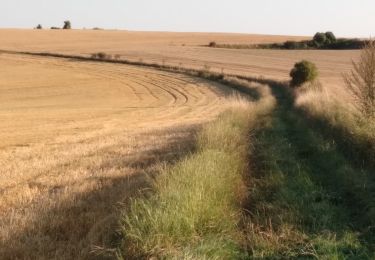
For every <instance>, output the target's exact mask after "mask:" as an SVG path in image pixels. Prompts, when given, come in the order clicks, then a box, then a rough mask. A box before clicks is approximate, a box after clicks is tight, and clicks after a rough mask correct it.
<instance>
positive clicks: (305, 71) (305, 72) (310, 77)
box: [290, 60, 318, 87]
mask: <svg viewBox="0 0 375 260" xmlns="http://www.w3.org/2000/svg"><path fill="white" fill-rule="evenodd" d="M290 77H291V78H292V81H291V86H293V87H299V86H301V85H302V84H304V83H306V82H312V81H314V80H315V79H316V78H317V77H318V69H317V67H316V66H315V64H314V63H312V62H310V61H306V60H303V61H301V62H298V63H296V64H295V65H294V68H293V69H292V71H291V72H290Z"/></svg>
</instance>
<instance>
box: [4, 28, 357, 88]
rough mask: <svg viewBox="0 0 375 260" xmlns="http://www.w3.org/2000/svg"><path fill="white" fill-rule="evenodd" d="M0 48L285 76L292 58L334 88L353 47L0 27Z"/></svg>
mask: <svg viewBox="0 0 375 260" xmlns="http://www.w3.org/2000/svg"><path fill="white" fill-rule="evenodd" d="M0 37H1V38H2V39H3V40H2V42H1V43H0V49H2V50H14V51H31V52H51V53H63V54H74V55H83V56H90V55H91V54H92V53H95V52H105V53H108V54H112V55H120V56H121V58H122V59H129V60H132V61H143V62H156V63H159V64H166V65H173V66H180V67H187V68H197V69H202V68H203V67H206V68H210V70H212V71H218V72H222V71H224V73H229V74H237V75H246V76H255V77H260V76H263V77H266V78H272V79H276V80H288V79H289V71H290V70H291V68H292V67H293V65H294V63H295V62H298V61H300V60H302V59H308V60H310V61H312V62H314V63H316V65H317V66H318V68H319V71H320V74H321V81H322V82H323V83H324V84H325V85H327V86H329V89H332V90H333V91H336V90H337V89H338V88H341V85H342V84H343V81H342V73H343V72H347V71H348V70H350V68H351V61H352V59H354V60H356V59H357V58H358V55H359V51H358V50H349V51H342V50H260V49H254V50H251V49H242V50H241V49H221V48H208V47H205V46H204V45H207V44H208V43H209V42H210V41H215V42H217V43H221V44H258V43H279V42H284V41H287V40H294V41H299V40H306V39H311V36H310V37H296V36H274V35H268V36H267V35H247V34H231V33H172V32H129V31H105V30H103V31H100V30H99V31H94V30H72V31H54V30H43V31H35V30H0Z"/></svg>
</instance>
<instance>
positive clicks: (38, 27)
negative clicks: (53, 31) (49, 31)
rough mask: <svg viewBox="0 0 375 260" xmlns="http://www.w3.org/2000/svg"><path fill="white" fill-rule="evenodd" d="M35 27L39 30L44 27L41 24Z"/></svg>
mask: <svg viewBox="0 0 375 260" xmlns="http://www.w3.org/2000/svg"><path fill="white" fill-rule="evenodd" d="M35 28H36V29H38V30H42V29H43V27H42V25H41V24H38V25H37V27H35Z"/></svg>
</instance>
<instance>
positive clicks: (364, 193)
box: [246, 86, 375, 259]
mask: <svg viewBox="0 0 375 260" xmlns="http://www.w3.org/2000/svg"><path fill="white" fill-rule="evenodd" d="M272 88H273V94H274V96H275V97H276V99H277V101H278V105H277V107H276V109H275V110H274V112H273V113H272V114H270V115H268V116H267V117H266V118H263V121H262V126H263V127H262V128H261V129H260V130H259V131H258V133H257V134H256V138H255V139H256V144H255V151H254V155H256V157H257V158H254V162H256V163H255V166H254V167H255V170H254V172H256V174H255V176H253V185H252V187H251V195H250V196H251V202H250V204H249V205H248V210H249V220H250V221H249V223H251V224H249V227H248V228H247V229H246V231H247V232H248V234H247V238H248V243H247V244H248V245H249V251H250V254H251V256H252V257H255V258H257V257H262V258H263V257H264V258H270V259H275V258H288V259H289V258H298V259H300V258H307V259H310V258H312V259H373V258H374V257H375V256H374V249H375V247H374V246H375V240H374V237H375V229H374V222H375V217H374V216H375V212H374V211H375V207H374V206H375V200H374V198H375V196H374V195H375V185H374V183H375V181H374V177H372V176H371V172H370V171H369V170H366V169H360V168H357V167H355V166H353V165H352V164H351V161H350V159H348V158H345V157H344V155H343V154H342V153H341V152H340V151H339V149H338V147H337V145H336V142H335V140H333V139H330V138H325V135H323V134H322V133H320V132H319V131H318V130H316V129H315V128H314V127H313V126H311V125H310V124H308V122H307V120H306V119H305V117H304V116H303V114H301V113H300V112H298V111H296V110H295V109H294V106H293V99H292V97H291V95H290V94H289V93H288V91H287V90H286V88H283V87H282V86H273V87H272ZM372 175H373V174H372Z"/></svg>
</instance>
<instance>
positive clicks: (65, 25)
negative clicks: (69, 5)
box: [63, 21, 72, 30]
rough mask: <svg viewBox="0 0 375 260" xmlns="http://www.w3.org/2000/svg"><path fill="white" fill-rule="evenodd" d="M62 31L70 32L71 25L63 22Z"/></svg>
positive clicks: (68, 22)
mask: <svg viewBox="0 0 375 260" xmlns="http://www.w3.org/2000/svg"><path fill="white" fill-rule="evenodd" d="M63 29H64V30H70V29H72V24H71V23H70V21H65V22H64V27H63Z"/></svg>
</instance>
